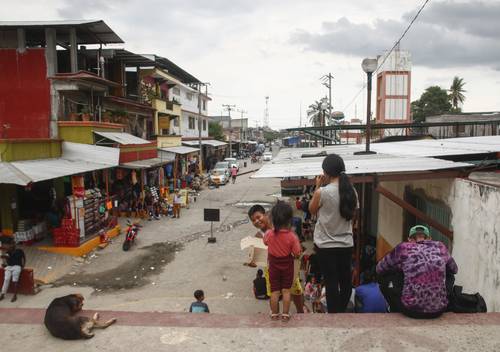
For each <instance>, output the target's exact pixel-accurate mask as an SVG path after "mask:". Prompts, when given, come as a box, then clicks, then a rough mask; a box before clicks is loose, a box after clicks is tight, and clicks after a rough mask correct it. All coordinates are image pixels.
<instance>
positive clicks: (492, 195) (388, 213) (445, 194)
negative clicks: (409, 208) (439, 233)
mask: <svg viewBox="0 0 500 352" xmlns="http://www.w3.org/2000/svg"><path fill="white" fill-rule="evenodd" d="M381 185H382V186H383V187H385V188H387V189H389V190H390V191H391V192H392V193H394V194H396V195H397V196H398V197H400V198H403V197H404V190H405V186H407V185H409V186H411V187H412V188H413V189H414V190H421V191H423V192H424V193H425V196H426V197H427V198H431V199H435V200H439V201H442V202H443V203H445V204H446V205H448V206H449V207H450V209H451V212H452V220H451V228H452V230H453V231H454V240H453V249H452V255H453V257H454V259H455V261H456V262H457V264H458V268H459V269H458V270H459V271H458V275H457V277H456V283H457V284H458V285H463V286H464V290H465V292H474V293H475V292H480V293H481V294H482V295H483V297H484V298H485V300H486V303H487V304H488V310H489V311H500V294H499V292H500V206H499V205H500V188H498V187H492V186H485V185H481V184H479V183H476V182H473V181H469V180H463V179H441V180H424V181H412V182H382V183H381ZM378 206H379V211H378V229H377V258H379V259H380V258H381V257H382V256H383V255H385V253H387V252H388V251H389V250H391V249H392V248H394V247H395V246H396V245H397V244H398V243H400V242H401V241H402V240H403V239H404V238H406V236H405V235H404V234H403V221H404V211H403V209H402V208H401V207H399V206H398V205H396V204H395V203H393V202H392V201H390V200H389V199H387V198H385V197H384V196H380V197H379V202H378Z"/></svg>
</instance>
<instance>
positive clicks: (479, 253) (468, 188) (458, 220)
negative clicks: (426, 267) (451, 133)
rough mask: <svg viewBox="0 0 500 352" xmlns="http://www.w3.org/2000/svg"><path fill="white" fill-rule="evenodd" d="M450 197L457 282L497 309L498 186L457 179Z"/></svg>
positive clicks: (499, 281)
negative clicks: (479, 294)
mask: <svg viewBox="0 0 500 352" xmlns="http://www.w3.org/2000/svg"><path fill="white" fill-rule="evenodd" d="M451 199H453V200H454V201H453V202H452V203H451V204H450V205H451V208H452V212H453V228H454V230H455V239H454V241H453V257H454V258H455V261H456V262H457V264H458V275H457V277H456V282H457V284H459V285H463V286H464V291H465V292H474V293H475V292H479V293H481V295H482V296H483V297H484V299H485V300H486V304H487V305H488V311H490V312H500V188H498V187H492V186H486V185H482V184H478V183H476V182H472V181H467V180H460V179H457V180H456V181H455V182H454V187H453V193H452V195H451Z"/></svg>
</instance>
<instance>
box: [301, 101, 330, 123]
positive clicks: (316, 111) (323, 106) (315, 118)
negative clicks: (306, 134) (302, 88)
mask: <svg viewBox="0 0 500 352" xmlns="http://www.w3.org/2000/svg"><path fill="white" fill-rule="evenodd" d="M323 115H324V116H325V126H326V125H329V124H330V120H331V118H330V116H329V113H328V99H327V98H326V97H325V98H321V99H320V100H316V101H315V102H314V103H312V104H311V105H309V109H308V110H307V117H309V122H310V123H311V125H313V126H314V127H321V126H322V123H321V122H322V118H323Z"/></svg>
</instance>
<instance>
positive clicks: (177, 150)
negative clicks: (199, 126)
mask: <svg viewBox="0 0 500 352" xmlns="http://www.w3.org/2000/svg"><path fill="white" fill-rule="evenodd" d="M159 150H161V151H164V152H169V153H175V154H189V153H194V152H198V151H199V150H200V149H198V148H191V147H184V146H179V147H168V148H160V149H159Z"/></svg>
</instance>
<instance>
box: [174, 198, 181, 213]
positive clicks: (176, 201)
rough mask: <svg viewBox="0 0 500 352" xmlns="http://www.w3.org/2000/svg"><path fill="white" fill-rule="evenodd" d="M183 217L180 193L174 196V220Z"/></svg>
mask: <svg viewBox="0 0 500 352" xmlns="http://www.w3.org/2000/svg"><path fill="white" fill-rule="evenodd" d="M180 217H181V195H180V193H179V192H175V194H174V218H180Z"/></svg>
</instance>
